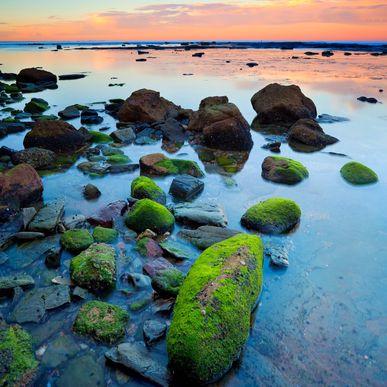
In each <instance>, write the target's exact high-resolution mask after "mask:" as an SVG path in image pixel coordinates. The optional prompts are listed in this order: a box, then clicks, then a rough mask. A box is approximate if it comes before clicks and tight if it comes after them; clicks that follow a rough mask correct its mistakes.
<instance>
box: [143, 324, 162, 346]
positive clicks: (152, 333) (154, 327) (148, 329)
mask: <svg viewBox="0 0 387 387" xmlns="http://www.w3.org/2000/svg"><path fill="white" fill-rule="evenodd" d="M142 331H143V335H144V341H145V343H146V344H147V345H151V344H153V343H155V342H156V341H159V340H160V339H162V338H163V337H164V336H165V333H166V331H167V324H165V322H161V321H157V320H146V321H145V322H144V325H143V327H142Z"/></svg>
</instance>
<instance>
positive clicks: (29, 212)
mask: <svg viewBox="0 0 387 387" xmlns="http://www.w3.org/2000/svg"><path fill="white" fill-rule="evenodd" d="M36 213H37V211H36V210H35V207H26V208H23V209H22V216H23V227H24V229H26V228H27V226H28V225H29V223H30V222H31V220H32V219H33V218H34V216H35V215H36Z"/></svg>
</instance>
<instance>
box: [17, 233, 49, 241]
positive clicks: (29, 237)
mask: <svg viewBox="0 0 387 387" xmlns="http://www.w3.org/2000/svg"><path fill="white" fill-rule="evenodd" d="M44 236H45V235H44V234H43V233H42V232H32V231H20V232H17V233H16V234H14V236H13V237H14V238H15V239H16V240H17V241H33V240H35V239H42V238H44Z"/></svg>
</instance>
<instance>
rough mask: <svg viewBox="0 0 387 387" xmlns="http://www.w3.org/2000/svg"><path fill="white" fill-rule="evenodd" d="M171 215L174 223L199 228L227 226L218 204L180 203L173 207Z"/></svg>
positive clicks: (222, 211)
mask: <svg viewBox="0 0 387 387" xmlns="http://www.w3.org/2000/svg"><path fill="white" fill-rule="evenodd" d="M173 214H174V215H175V218H176V221H177V222H180V223H183V224H188V225H199V226H202V225H204V226H206V225H210V226H219V227H226V226H227V218H226V214H225V212H224V210H223V208H222V207H220V206H219V205H218V204H212V203H207V202H202V203H181V204H177V205H175V206H174V207H173Z"/></svg>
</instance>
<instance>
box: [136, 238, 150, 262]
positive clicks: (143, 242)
mask: <svg viewBox="0 0 387 387" xmlns="http://www.w3.org/2000/svg"><path fill="white" fill-rule="evenodd" d="M150 240H151V238H148V237H145V238H141V239H140V240H138V241H137V242H136V250H137V251H138V252H139V253H140V254H141V255H142V256H144V257H146V256H147V255H148V249H147V244H148V242H149V241H150Z"/></svg>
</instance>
